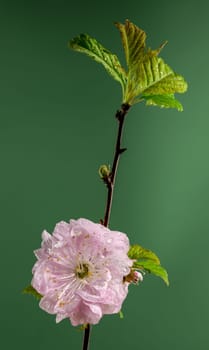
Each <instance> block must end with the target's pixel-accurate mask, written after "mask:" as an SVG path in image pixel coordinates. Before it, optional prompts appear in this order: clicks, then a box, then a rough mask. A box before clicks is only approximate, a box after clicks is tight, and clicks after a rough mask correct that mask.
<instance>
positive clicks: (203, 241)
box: [0, 0, 209, 350]
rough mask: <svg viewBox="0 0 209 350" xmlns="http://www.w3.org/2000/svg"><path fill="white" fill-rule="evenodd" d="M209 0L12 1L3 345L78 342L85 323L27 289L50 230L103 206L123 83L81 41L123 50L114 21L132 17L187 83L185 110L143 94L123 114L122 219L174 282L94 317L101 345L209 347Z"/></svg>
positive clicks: (0, 112)
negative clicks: (76, 323) (41, 303)
mask: <svg viewBox="0 0 209 350" xmlns="http://www.w3.org/2000/svg"><path fill="white" fill-rule="evenodd" d="M208 11H209V5H208V1H206V0H205V1H204V0H198V1H192V0H191V1H187V0H181V1H179V0H177V1H168V0H158V1H155V0H150V1H147V2H145V1H140V0H129V1H127V2H123V1H120V2H117V1H116V2H114V1H104V2H99V1H97V2H95V1H93V2H92V1H84V0H77V1H75V2H73V3H72V2H70V1H62V0H59V1H58V0H57V1H46V0H45V1H44V0H43V1H1V13H0V32H1V56H0V66H1V78H0V101H1V102H0V143H1V145H0V161H1V174H0V178H1V181H0V203H1V209H0V210H1V211H0V212H1V234H0V238H1V254H0V258H1V298H0V303H1V305H0V320H1V328H0V329H1V340H0V342H1V344H2V345H3V346H4V349H21V350H26V349H27V350H28V349H31V350H32V349H50V350H53V349H62V348H63V349H64V348H68V349H81V342H82V332H80V331H79V330H77V329H74V328H73V327H71V326H70V324H69V322H68V320H64V321H62V322H61V323H60V324H58V325H56V324H55V317H54V316H51V315H48V314H46V313H44V312H43V311H42V310H40V309H39V307H38V303H37V301H36V300H34V299H33V298H32V297H30V296H25V295H22V294H21V290H22V289H23V288H24V287H25V286H27V285H28V284H30V281H31V268H32V266H33V264H34V262H35V258H34V255H33V250H34V249H36V248H38V247H39V246H40V242H41V232H42V230H43V229H47V230H48V231H49V232H52V230H53V227H54V225H55V223H56V222H59V221H60V220H66V221H68V220H69V219H70V218H79V217H86V218H89V219H91V220H93V221H98V220H99V219H100V218H101V217H103V214H104V207H105V200H106V189H105V186H104V185H103V184H102V182H101V181H100V179H99V177H98V173H97V170H98V167H99V166H100V164H103V163H111V162H112V156H113V147H114V142H115V136H116V126H117V123H116V121H115V119H114V114H115V111H116V109H117V108H119V106H120V103H121V91H120V86H119V84H117V82H115V81H113V80H111V78H110V77H109V76H108V75H107V74H106V72H105V71H104V69H103V68H102V67H101V66H99V65H98V64H96V63H95V62H93V61H91V60H90V59H89V58H87V57H85V56H84V55H81V54H79V53H75V52H73V51H70V50H69V49H68V48H67V42H68V40H69V39H71V38H73V37H74V36H76V35H77V34H79V33H81V32H87V33H89V34H90V35H91V36H94V37H96V38H97V39H98V40H99V41H100V42H101V43H103V45H104V46H105V47H107V48H109V49H110V50H112V51H113V52H116V53H118V54H119V57H120V59H121V61H122V62H124V59H123V57H122V49H121V42H120V37H119V33H118V31H117V29H116V28H115V27H114V25H113V23H114V21H120V22H124V20H125V19H126V18H129V19H130V20H131V21H132V22H134V23H135V24H137V25H138V26H140V27H141V28H143V29H144V30H145V31H146V32H147V34H148V45H149V46H152V48H156V47H158V46H159V45H160V44H161V43H162V42H163V41H164V40H168V41H169V43H168V45H167V46H166V47H165V48H164V50H163V53H162V57H163V58H164V59H165V60H166V62H167V63H168V64H169V65H170V66H171V67H172V68H173V69H174V70H175V71H176V72H178V73H180V74H182V75H184V77H185V78H186V80H187V81H188V83H189V90H188V92H187V93H186V94H185V95H182V96H181V95H179V96H178V97H179V100H180V101H181V102H182V103H183V105H184V112H183V113H179V112H177V111H175V110H163V109H158V108H157V107H145V106H143V105H142V104H141V105H140V104H138V105H136V106H134V107H133V108H132V109H131V111H130V113H129V116H128V118H127V120H126V129H125V133H124V139H123V146H124V147H127V148H128V151H127V152H125V153H124V154H123V156H122V159H121V163H120V166H119V172H118V178H117V184H116V189H115V196H114V203H113V208H112V217H111V228H113V229H118V230H121V231H123V232H126V233H127V234H128V235H129V238H130V241H131V243H140V244H141V245H143V246H145V247H147V248H149V249H152V250H154V251H155V252H156V253H157V254H158V255H159V256H160V258H161V262H162V265H163V266H165V267H166V268H167V269H168V271H169V276H170V287H169V288H167V287H166V286H165V285H164V284H163V282H162V281H161V280H159V279H157V278H156V277H152V276H148V277H146V278H145V280H144V283H143V284H141V285H140V286H138V287H135V286H131V287H130V289H129V291H130V292H129V296H128V298H127V299H126V301H125V303H124V307H123V312H124V314H125V318H124V319H123V320H120V319H119V317H118V315H114V316H106V317H104V318H103V319H102V321H101V322H100V324H99V325H97V326H95V327H94V329H93V332H92V338H91V350H96V349H107V348H108V349H127V348H135V349H150V350H151V349H155V350H158V349H159V350H165V349H168V348H169V349H175V350H176V349H184V350H187V349H188V350H193V349H199V350H204V349H208V348H209V332H208V327H209V326H208V325H209V302H208V295H209V280H208V260H209V259H208V257H209V253H208V245H209V137H208V135H209V98H208V75H209V73H208V62H209V49H208V38H209V21H208Z"/></svg>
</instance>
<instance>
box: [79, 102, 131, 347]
mask: <svg viewBox="0 0 209 350" xmlns="http://www.w3.org/2000/svg"><path fill="white" fill-rule="evenodd" d="M129 108H130V105H129V104H125V103H124V104H122V106H121V109H120V110H118V111H117V112H116V115H115V117H116V118H117V120H118V122H119V124H118V134H117V140H116V145H115V154H114V159H113V164H112V168H111V173H110V175H109V176H108V177H107V178H106V179H105V183H106V185H107V189H108V192H107V202H106V209H105V216H104V220H102V223H103V225H104V226H105V227H107V226H108V224H109V219H110V213H111V206H112V199H113V191H114V185H115V179H116V174H117V168H118V162H119V158H120V155H121V154H122V153H123V152H124V151H125V150H126V148H121V139H122V133H123V127H124V120H125V116H126V114H127V112H128V110H129ZM90 331H91V327H90V324H87V325H86V328H85V331H84V338H83V350H88V346H89V336H90Z"/></svg>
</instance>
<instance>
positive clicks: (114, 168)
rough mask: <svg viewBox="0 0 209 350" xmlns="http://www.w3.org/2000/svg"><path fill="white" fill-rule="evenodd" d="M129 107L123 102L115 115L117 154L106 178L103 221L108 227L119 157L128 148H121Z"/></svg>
mask: <svg viewBox="0 0 209 350" xmlns="http://www.w3.org/2000/svg"><path fill="white" fill-rule="evenodd" d="M129 108H130V105H129V104H125V103H124V104H122V106H121V109H120V110H118V111H117V112H116V115H115V117H116V118H117V119H118V122H119V124H118V135H117V141H116V145H115V154H114V159H113V165H112V168H111V169H112V170H111V174H110V176H109V177H108V178H107V180H106V184H107V189H108V193H107V204H106V210H105V216H104V221H103V225H104V226H106V227H107V226H108V224H109V219H110V213H111V206H112V198H113V191H114V185H115V178H116V173H117V168H118V162H119V158H120V155H121V154H122V153H123V152H124V151H126V148H121V139H122V132H123V126H124V119H125V116H126V114H127V112H128V110H129Z"/></svg>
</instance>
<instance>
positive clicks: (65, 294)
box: [32, 219, 133, 326]
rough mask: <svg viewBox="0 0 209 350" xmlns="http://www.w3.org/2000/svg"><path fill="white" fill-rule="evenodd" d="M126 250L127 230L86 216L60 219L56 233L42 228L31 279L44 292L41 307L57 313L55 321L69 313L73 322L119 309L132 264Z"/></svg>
mask: <svg viewBox="0 0 209 350" xmlns="http://www.w3.org/2000/svg"><path fill="white" fill-rule="evenodd" d="M128 250H129V240H128V237H127V236H126V235H125V234H124V233H121V232H118V231H111V230H109V229H108V228H107V227H104V226H103V225H101V224H96V223H93V222H92V221H89V220H87V219H78V220H70V222H69V223H66V222H64V221H61V222H59V223H58V224H57V225H56V227H55V229H54V232H53V234H52V235H50V234H49V233H48V232H46V231H43V233H42V245H41V248H40V249H38V250H36V251H35V255H36V257H37V262H36V263H35V265H34V267H33V280H32V286H33V287H34V288H35V289H36V290H37V291H38V293H40V294H41V295H43V297H42V299H41V301H40V307H41V308H42V309H43V310H45V311H47V312H48V313H50V314H56V322H59V321H61V320H62V319H64V318H69V319H70V321H71V323H72V325H74V326H77V325H79V324H86V323H90V324H96V323H98V322H99V320H100V319H101V317H102V316H103V315H104V314H114V313H117V312H119V311H120V309H121V305H122V303H123V301H124V299H125V298H126V296H127V293H128V285H129V283H128V282H127V281H125V280H124V277H125V276H127V275H128V274H129V273H130V271H131V267H132V264H133V260H131V259H129V258H128V255H127V253H128Z"/></svg>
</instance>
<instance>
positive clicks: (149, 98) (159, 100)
mask: <svg viewBox="0 0 209 350" xmlns="http://www.w3.org/2000/svg"><path fill="white" fill-rule="evenodd" d="M142 99H145V100H146V105H147V106H159V107H161V108H176V109H177V110H178V111H180V112H182V111H183V106H182V104H181V103H180V102H179V101H178V100H176V99H175V97H174V94H170V95H143V96H142Z"/></svg>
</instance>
